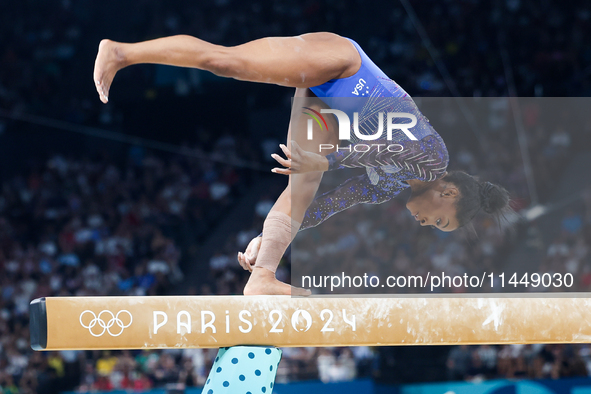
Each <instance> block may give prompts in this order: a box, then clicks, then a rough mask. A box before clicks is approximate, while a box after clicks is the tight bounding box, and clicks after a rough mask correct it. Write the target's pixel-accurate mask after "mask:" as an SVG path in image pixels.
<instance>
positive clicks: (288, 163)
mask: <svg viewBox="0 0 591 394" xmlns="http://www.w3.org/2000/svg"><path fill="white" fill-rule="evenodd" d="M271 157H272V158H273V159H275V160H276V161H277V162H278V163H279V164H281V165H282V166H284V167H287V168H290V167H291V159H290V160H287V159H284V158H283V157H281V156H279V155H278V154H276V153H273V154H272V155H271Z"/></svg>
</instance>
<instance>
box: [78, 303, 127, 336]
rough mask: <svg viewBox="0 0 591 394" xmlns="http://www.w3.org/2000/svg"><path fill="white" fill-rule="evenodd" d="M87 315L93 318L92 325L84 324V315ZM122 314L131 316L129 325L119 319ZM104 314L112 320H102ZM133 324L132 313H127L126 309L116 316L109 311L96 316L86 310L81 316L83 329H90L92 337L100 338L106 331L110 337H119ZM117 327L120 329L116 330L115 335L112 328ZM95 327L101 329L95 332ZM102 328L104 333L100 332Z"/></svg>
mask: <svg viewBox="0 0 591 394" xmlns="http://www.w3.org/2000/svg"><path fill="white" fill-rule="evenodd" d="M87 313H90V315H91V316H92V320H91V321H90V323H88V324H84V322H83V321H82V317H83V316H84V315H86V314H87ZM122 313H127V314H128V315H129V323H127V324H124V323H123V320H121V319H120V318H119V315H121V314H122ZM104 314H108V315H110V319H109V320H108V321H107V322H105V320H104V319H103V318H102V316H103V315H104ZM126 320H127V319H126ZM132 322H133V317H132V316H131V313H129V311H126V310H125V309H123V310H120V311H119V312H117V314H116V315H114V314H113V312H111V311H107V310H104V311H102V312H101V313H99V314H98V316H97V315H95V314H94V312H93V311H89V310H86V311H84V312H82V313H81V314H80V324H81V325H82V327H84V328H88V332H90V335H92V336H93V337H100V336H102V335H103V334H104V333H105V331H106V332H108V333H109V335H111V336H112V337H118V336H119V335H121V334H123V330H125V329H126V328H127V327H129V326H131V323H132ZM115 325H116V326H117V327H119V328H118V329H114V331H115V333H113V332H112V331H111V328H112V327H113V326H115ZM95 326H98V327H99V328H98V329H95V330H93V328H94V327H95ZM101 328H102V331H100V329H101ZM98 331H100V332H98ZM117 331H118V332H117ZM97 332H98V333H97Z"/></svg>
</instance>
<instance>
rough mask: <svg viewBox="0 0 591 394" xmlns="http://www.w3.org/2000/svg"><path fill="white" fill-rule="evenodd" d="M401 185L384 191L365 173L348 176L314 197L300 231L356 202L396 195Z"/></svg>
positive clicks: (385, 199)
mask: <svg viewBox="0 0 591 394" xmlns="http://www.w3.org/2000/svg"><path fill="white" fill-rule="evenodd" d="M402 189H403V187H402V186H400V187H399V188H395V189H391V190H389V191H384V190H382V189H380V188H378V187H376V186H374V185H372V184H371V182H370V180H369V177H368V176H367V175H366V174H363V175H359V176H355V177H353V178H349V179H348V180H346V181H345V182H344V183H342V184H341V185H340V186H338V187H336V188H335V189H333V190H331V191H329V192H326V193H324V194H322V195H320V196H318V197H316V198H315V199H314V201H312V204H310V206H309V207H308V210H307V211H306V214H305V215H304V220H303V221H302V226H301V227H300V231H302V230H305V229H307V228H310V227H315V226H318V225H319V224H320V223H322V222H324V221H325V220H326V219H328V218H329V217H331V216H333V215H335V214H337V213H339V212H342V211H344V210H345V209H348V208H351V207H352V206H354V205H357V204H381V203H383V202H385V201H388V200H390V199H392V198H393V197H394V196H396V195H397V194H398V193H399V192H400V190H402Z"/></svg>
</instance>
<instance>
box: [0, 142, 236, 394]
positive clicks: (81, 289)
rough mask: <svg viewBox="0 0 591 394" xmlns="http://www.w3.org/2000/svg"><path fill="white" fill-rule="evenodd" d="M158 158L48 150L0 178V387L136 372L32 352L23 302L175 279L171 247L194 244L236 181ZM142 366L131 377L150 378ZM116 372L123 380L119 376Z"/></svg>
mask: <svg viewBox="0 0 591 394" xmlns="http://www.w3.org/2000/svg"><path fill="white" fill-rule="evenodd" d="M161 156H162V155H160V156H157V155H153V154H151V153H148V152H146V151H144V150H143V149H138V148H131V150H130V152H129V157H128V158H127V160H124V161H123V163H119V164H118V160H116V159H115V158H110V157H109V156H108V154H104V155H103V156H100V157H96V158H83V159H74V158H68V157H64V156H53V157H51V158H50V159H49V160H47V161H46V162H40V163H38V165H36V166H33V167H32V168H30V169H29V170H28V171H27V172H25V173H23V174H21V175H17V176H15V177H13V178H12V179H9V180H7V181H5V182H3V183H2V185H1V189H2V194H1V195H0V387H1V388H3V389H4V390H9V391H8V392H10V393H12V392H13V391H14V390H13V391H10V390H12V389H10V387H12V386H13V385H15V386H16V387H18V389H15V390H16V391H15V392H22V393H29V392H30V393H35V392H39V393H41V392H45V391H46V392H57V391H56V390H60V389H64V388H69V389H72V388H74V387H76V386H78V385H79V384H80V383H82V384H83V385H85V386H84V387H108V385H109V383H108V380H109V379H107V378H106V377H105V371H106V370H107V371H109V372H110V371H112V370H113V368H114V367H115V365H118V367H117V368H122V369H121V373H123V374H126V373H130V372H133V371H135V370H136V368H135V366H134V367H133V368H130V367H129V365H130V362H128V361H129V360H127V359H126V358H123V359H122V361H121V363H123V364H124V366H121V365H120V364H121V363H119V361H117V358H113V356H111V357H110V358H109V360H110V361H108V362H106V361H101V360H102V358H104V357H105V356H104V355H101V356H100V357H99V355H97V354H94V353H76V352H61V353H55V354H48V355H45V354H41V353H33V352H32V351H31V349H30V347H29V339H28V338H29V331H28V304H29V302H30V301H31V300H33V299H35V298H39V297H45V296H92V295H162V294H167V293H169V292H170V291H171V289H172V288H173V287H174V286H177V285H178V284H179V283H181V282H182V281H183V279H184V274H183V271H182V270H181V268H180V261H181V259H182V254H183V251H182V250H181V245H183V249H184V250H185V253H186V251H187V247H186V245H187V244H189V245H191V244H194V243H197V242H199V241H200V240H202V239H203V237H204V236H205V235H206V232H207V231H208V229H209V228H210V227H211V226H212V224H213V222H215V221H216V220H218V219H219V217H220V216H221V215H222V213H223V212H224V209H227V207H228V206H229V205H230V204H231V203H232V201H233V199H234V198H235V197H236V195H237V193H239V192H238V189H239V188H240V185H243V184H244V182H245V181H244V179H242V180H240V179H239V178H240V177H239V176H238V173H237V172H236V170H235V169H234V168H232V167H226V166H223V165H214V164H213V163H211V162H207V161H203V160H197V159H195V158H191V157H189V156H186V157H185V156H173V157H161ZM186 237H189V238H188V239H187V238H186ZM134 357H135V355H134ZM135 358H136V361H137V357H135ZM157 358H158V357H157ZM105 363H106V364H105ZM101 364H102V365H107V364H108V365H109V366H110V367H109V368H107V369H105V368H101V367H100V365H101ZM123 364H122V365H123ZM161 364H164V367H163V368H167V366H168V365H169V364H170V361H164V360H163V361H162V362H161ZM161 364H158V363H156V364H154V363H150V364H148V365H149V366H150V367H149V368H148V367H146V371H148V370H151V369H150V368H152V367H153V366H154V365H157V366H158V367H160V365H161ZM95 368H96V369H95ZM154 368H156V367H154ZM175 368H176V367H175ZM117 370H118V371H119V369H117ZM138 371H140V372H141V371H143V370H138ZM152 372H154V374H156V375H147V376H149V378H147V377H146V376H144V375H141V374H140V375H139V377H138V378H134V379H132V380H133V381H134V382H135V381H136V380H138V381H139V382H140V383H137V384H142V385H143V384H148V385H154V384H159V383H161V380H162V379H160V380H159V379H158V378H154V376H157V375H158V374H157V373H156V372H155V371H152ZM146 373H147V372H146ZM81 374H82V375H81ZM81 376H82V381H81V380H80V378H81ZM191 376H192V375H191ZM121 379H123V380H122V381H125V382H127V383H121V384H127V385H129V384H131V383H130V382H131V380H130V379H131V378H130V377H129V376H127V375H126V378H125V379H126V380H125V379H124V378H121ZM187 379H188V378H187ZM47 382H50V384H46V383H47ZM195 382H196V381H195ZM119 383H120V382H119ZM119 383H117V384H119ZM134 384H136V383H134ZM64 385H65V386H64ZM1 390H2V389H0V391H1ZM44 390H45V391H44Z"/></svg>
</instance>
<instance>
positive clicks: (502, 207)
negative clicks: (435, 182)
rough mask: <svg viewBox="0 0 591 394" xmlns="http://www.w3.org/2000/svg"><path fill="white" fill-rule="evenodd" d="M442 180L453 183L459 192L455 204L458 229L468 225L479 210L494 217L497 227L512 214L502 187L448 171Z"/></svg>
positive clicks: (463, 173) (464, 174)
mask: <svg viewBox="0 0 591 394" xmlns="http://www.w3.org/2000/svg"><path fill="white" fill-rule="evenodd" d="M443 180H444V181H446V182H449V183H453V184H454V185H455V186H456V187H457V188H458V190H459V191H460V195H459V197H458V199H457V201H456V203H455V206H456V219H457V221H458V223H459V226H460V227H464V226H466V225H467V224H469V223H470V222H471V221H472V219H473V218H474V217H475V216H476V215H477V214H478V212H480V211H481V210H482V211H483V212H486V213H488V214H490V215H492V216H494V217H495V218H496V219H497V223H499V225H500V223H501V219H504V220H507V216H508V214H510V213H511V212H513V209H512V208H511V207H510V205H509V202H510V198H509V192H507V190H505V188H504V187H502V186H499V185H495V184H493V183H490V182H480V181H479V180H478V178H477V177H475V176H472V175H469V174H466V173H465V172H463V171H450V172H448V173H447V174H446V175H445V176H444V177H443Z"/></svg>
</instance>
